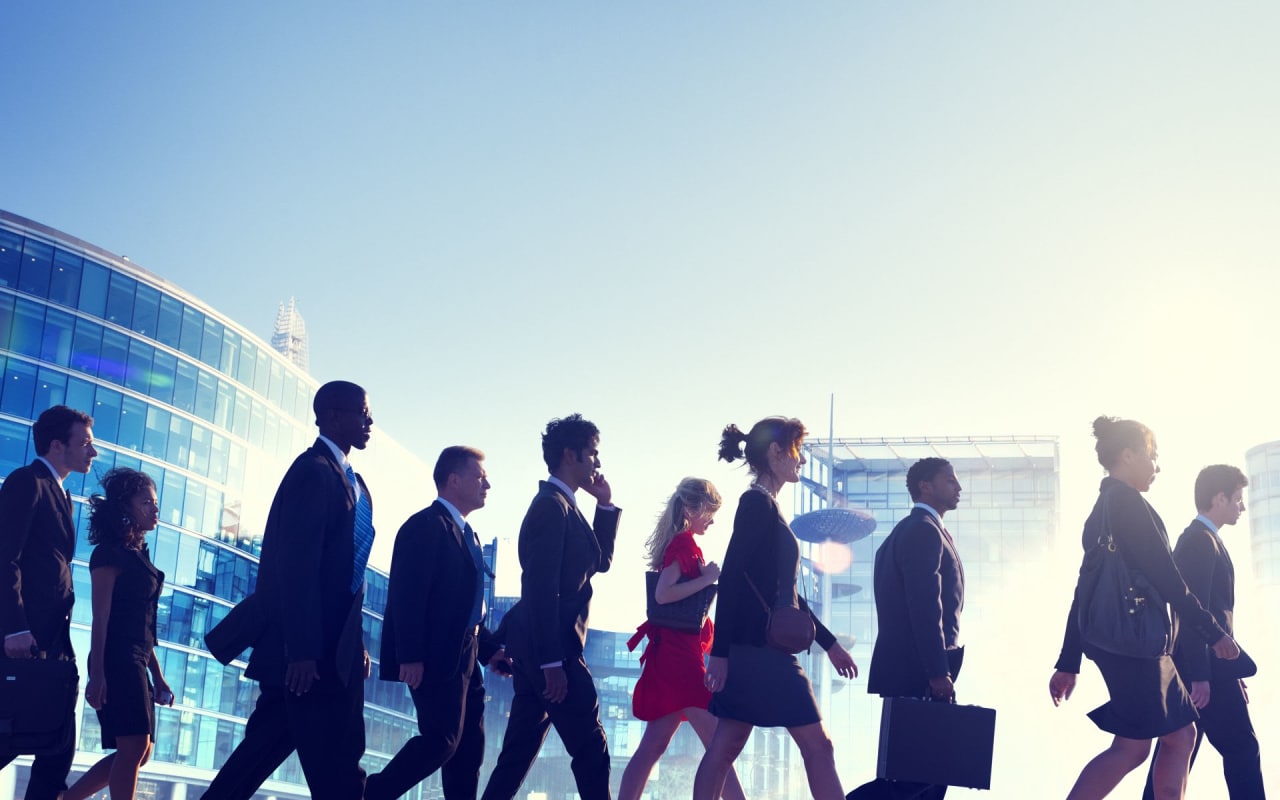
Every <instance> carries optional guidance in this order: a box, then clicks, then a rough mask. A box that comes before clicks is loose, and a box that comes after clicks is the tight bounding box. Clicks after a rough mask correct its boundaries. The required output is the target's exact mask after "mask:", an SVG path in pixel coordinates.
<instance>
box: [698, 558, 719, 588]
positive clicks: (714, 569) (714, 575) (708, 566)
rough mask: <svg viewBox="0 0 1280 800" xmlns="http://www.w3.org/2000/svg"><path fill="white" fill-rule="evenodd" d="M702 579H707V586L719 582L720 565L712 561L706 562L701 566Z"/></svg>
mask: <svg viewBox="0 0 1280 800" xmlns="http://www.w3.org/2000/svg"><path fill="white" fill-rule="evenodd" d="M702 577H704V578H707V579H708V580H707V584H708V585H710V584H713V583H715V582H716V581H718V580H720V565H719V564H717V563H716V562H714V561H708V562H707V563H705V564H703V565H702Z"/></svg>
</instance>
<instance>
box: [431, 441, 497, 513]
mask: <svg viewBox="0 0 1280 800" xmlns="http://www.w3.org/2000/svg"><path fill="white" fill-rule="evenodd" d="M482 461H484V453H482V452H480V451H479V450H477V449H476V448H474V447H464V446H462V445H453V446H450V447H446V448H445V449H444V450H441V451H440V457H439V458H437V459H436V468H435V469H434V470H433V471H432V473H431V477H432V478H433V479H434V480H435V482H436V491H437V493H439V495H440V497H441V498H442V499H444V500H447V501H448V502H449V503H450V504H451V505H452V506H453V507H454V508H456V509H458V511H459V512H460V513H461V514H462V516H464V517H465V516H466V515H468V514H470V513H471V512H472V511H475V510H476V509H477V508H484V502H485V497H486V496H487V495H488V493H489V477H488V475H487V474H486V473H485V470H484V465H483V464H482V463H481V462H482Z"/></svg>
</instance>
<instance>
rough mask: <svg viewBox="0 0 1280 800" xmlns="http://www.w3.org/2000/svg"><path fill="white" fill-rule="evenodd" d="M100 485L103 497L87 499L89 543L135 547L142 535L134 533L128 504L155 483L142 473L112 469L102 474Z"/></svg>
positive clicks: (134, 529)
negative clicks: (112, 543)
mask: <svg viewBox="0 0 1280 800" xmlns="http://www.w3.org/2000/svg"><path fill="white" fill-rule="evenodd" d="M101 482H102V489H103V491H104V492H106V494H105V496H104V495H101V494H95V495H94V496H92V497H90V498H89V544H103V543H111V542H118V543H120V544H123V545H125V546H126V547H137V546H138V545H140V544H141V543H142V540H143V539H144V538H145V536H146V533H145V532H144V531H140V530H136V528H135V526H134V522H133V516H132V514H131V513H130V511H131V510H130V508H129V504H130V503H132V502H133V498H135V497H137V496H138V492H141V491H142V490H143V489H147V488H151V489H154V488H155V487H156V482H155V481H153V480H151V476H150V475H148V474H146V473H145V472H138V471H137V470H136V469H129V468H128V467H116V468H115V469H113V470H111V471H109V472H108V473H107V474H106V475H103V476H102V481H101Z"/></svg>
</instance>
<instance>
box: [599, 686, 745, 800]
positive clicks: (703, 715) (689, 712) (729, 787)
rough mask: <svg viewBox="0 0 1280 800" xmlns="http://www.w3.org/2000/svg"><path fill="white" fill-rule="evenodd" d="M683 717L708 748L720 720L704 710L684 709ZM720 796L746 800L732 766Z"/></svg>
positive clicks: (731, 765)
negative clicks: (687, 719)
mask: <svg viewBox="0 0 1280 800" xmlns="http://www.w3.org/2000/svg"><path fill="white" fill-rule="evenodd" d="M684 715H685V716H686V717H688V718H689V725H690V727H692V728H693V732H694V733H696V734H698V738H699V739H701V740H702V746H703V747H710V746H711V739H712V737H714V736H715V734H716V725H717V724H718V723H719V722H720V720H718V719H717V718H716V716H715V714H712V713H711V712H710V711H707V710H706V709H705V708H694V707H690V708H686V709H685V710H684ZM720 796H721V797H723V798H724V800H747V796H746V794H744V793H743V791H742V784H741V783H739V782H738V771H737V770H736V769H734V768H733V764H730V765H729V772H728V773H727V774H726V775H725V780H724V792H723V793H721V795H720ZM619 800H621V798H619Z"/></svg>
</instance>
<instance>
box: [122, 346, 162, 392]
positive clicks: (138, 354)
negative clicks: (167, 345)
mask: <svg viewBox="0 0 1280 800" xmlns="http://www.w3.org/2000/svg"><path fill="white" fill-rule="evenodd" d="M155 352H156V349H155V348H154V347H152V346H151V345H149V344H147V343H146V342H144V341H141V340H140V339H131V340H130V341H129V364H128V367H127V369H126V370H125V377H124V385H125V386H126V387H127V388H129V389H132V390H134V391H135V392H141V393H142V394H149V393H150V392H151V362H152V360H153V359H154V358H155Z"/></svg>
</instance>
